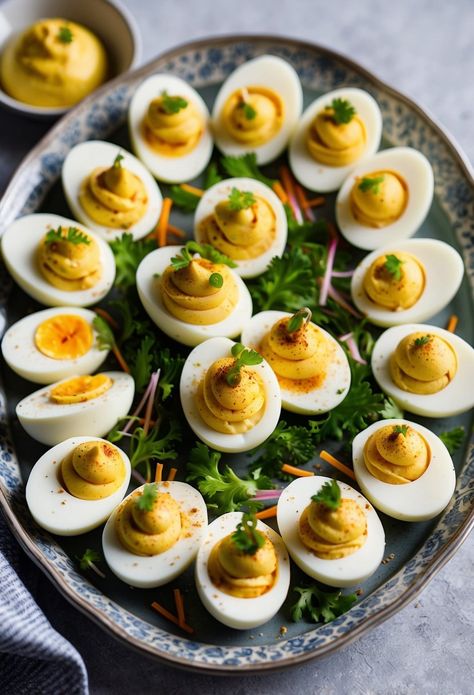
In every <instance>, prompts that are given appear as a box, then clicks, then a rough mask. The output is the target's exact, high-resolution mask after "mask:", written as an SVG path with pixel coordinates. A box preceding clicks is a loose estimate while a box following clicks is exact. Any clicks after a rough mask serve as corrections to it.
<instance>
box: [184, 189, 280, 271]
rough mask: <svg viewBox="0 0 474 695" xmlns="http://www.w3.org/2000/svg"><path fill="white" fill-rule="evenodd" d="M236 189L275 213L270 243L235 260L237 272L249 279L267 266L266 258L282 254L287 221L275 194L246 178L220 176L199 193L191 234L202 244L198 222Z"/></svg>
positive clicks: (211, 212) (269, 258) (269, 259)
mask: <svg viewBox="0 0 474 695" xmlns="http://www.w3.org/2000/svg"><path fill="white" fill-rule="evenodd" d="M233 188H237V189H238V190H239V191H249V192H250V193H254V194H255V195H257V196H259V197H260V198H264V199H265V200H266V201H267V202H268V203H269V205H270V206H271V208H272V210H273V213H274V215H275V225H276V234H275V239H274V241H273V244H272V245H271V246H270V248H268V249H267V251H265V252H264V253H262V254H260V256H257V257H256V258H249V259H248V260H243V261H239V260H235V261H234V262H235V263H236V264H237V267H236V268H234V270H235V272H236V273H237V275H240V276H241V277H243V278H253V277H255V276H257V275H260V274H261V273H263V272H264V271H265V270H266V269H267V268H268V266H269V264H270V261H271V260H272V258H273V257H274V256H282V255H283V252H284V250H285V246H286V240H287V236H288V223H287V220H286V214H285V209H284V207H283V205H282V203H281V201H280V199H279V198H278V196H277V195H275V193H274V192H273V191H272V190H271V188H269V187H268V186H266V185H265V184H264V183H261V182H260V181H256V180H255V179H247V178H235V179H224V180H223V181H220V182H219V183H216V184H215V185H214V186H211V188H209V189H208V190H207V191H206V192H205V193H204V195H203V196H202V198H201V200H200V201H199V204H198V206H197V208H196V213H195V216H194V236H195V237H196V240H197V241H198V242H199V243H200V244H202V243H204V241H205V240H204V238H203V234H202V230H201V229H200V227H201V223H202V222H203V220H205V219H206V218H207V217H209V215H212V214H213V213H214V208H215V206H216V205H217V204H218V203H220V202H221V201H223V200H226V199H227V198H228V197H229V195H230V193H231V191H232V189H233Z"/></svg>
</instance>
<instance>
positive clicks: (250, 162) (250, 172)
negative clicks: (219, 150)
mask: <svg viewBox="0 0 474 695" xmlns="http://www.w3.org/2000/svg"><path fill="white" fill-rule="evenodd" d="M221 166H222V168H223V169H224V171H225V172H226V174H228V175H229V176H232V177H233V178H239V177H244V178H247V179H256V180H257V181H261V182H262V183H264V184H265V185H266V186H269V187H270V188H271V187H272V186H273V184H274V183H275V179H270V178H268V176H265V175H264V174H262V172H261V171H260V169H259V168H258V166H257V155H256V154H255V152H249V153H248V154H243V155H242V156H240V157H233V156H231V155H226V156H225V157H222V159H221Z"/></svg>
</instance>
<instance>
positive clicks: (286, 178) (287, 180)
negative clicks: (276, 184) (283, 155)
mask: <svg viewBox="0 0 474 695" xmlns="http://www.w3.org/2000/svg"><path fill="white" fill-rule="evenodd" d="M280 178H281V182H282V184H283V188H284V190H285V193H286V194H287V196H288V197H291V196H294V195H295V189H294V184H293V177H292V175H291V172H290V170H289V169H288V167H287V166H285V165H283V166H282V167H281V168H280Z"/></svg>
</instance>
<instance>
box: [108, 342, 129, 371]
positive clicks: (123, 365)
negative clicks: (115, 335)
mask: <svg viewBox="0 0 474 695" xmlns="http://www.w3.org/2000/svg"><path fill="white" fill-rule="evenodd" d="M112 352H113V353H114V356H115V359H116V360H117V362H118V363H119V365H120V367H121V368H122V370H123V371H124V372H126V373H127V374H130V367H129V366H128V364H127V363H126V362H125V358H124V356H123V355H122V353H121V352H120V350H119V349H118V347H117V345H114V346H113V348H112Z"/></svg>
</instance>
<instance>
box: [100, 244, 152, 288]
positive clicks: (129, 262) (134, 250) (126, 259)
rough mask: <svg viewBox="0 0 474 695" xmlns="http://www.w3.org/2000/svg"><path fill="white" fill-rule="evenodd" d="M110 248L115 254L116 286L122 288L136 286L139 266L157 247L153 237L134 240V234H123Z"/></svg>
mask: <svg viewBox="0 0 474 695" xmlns="http://www.w3.org/2000/svg"><path fill="white" fill-rule="evenodd" d="M110 248H111V249H112V252H113V254H114V258H115V266H116V269H117V271H116V275H115V286H116V287H119V288H120V289H122V290H125V289H127V288H129V287H134V286H135V277H136V274H137V268H138V266H139V265H140V263H141V262H142V260H143V259H144V258H145V256H147V255H148V254H149V253H151V252H152V251H154V249H156V243H155V241H154V240H153V239H139V240H138V241H134V239H133V234H129V233H128V232H126V233H124V234H122V236H121V237H119V238H118V239H114V240H113V241H111V242H110Z"/></svg>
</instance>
